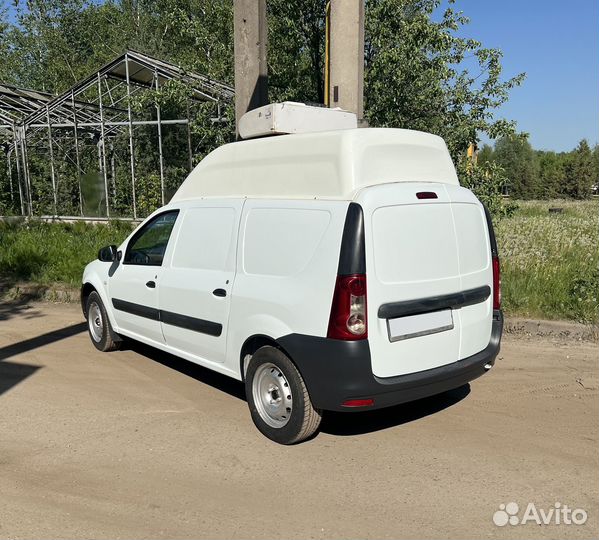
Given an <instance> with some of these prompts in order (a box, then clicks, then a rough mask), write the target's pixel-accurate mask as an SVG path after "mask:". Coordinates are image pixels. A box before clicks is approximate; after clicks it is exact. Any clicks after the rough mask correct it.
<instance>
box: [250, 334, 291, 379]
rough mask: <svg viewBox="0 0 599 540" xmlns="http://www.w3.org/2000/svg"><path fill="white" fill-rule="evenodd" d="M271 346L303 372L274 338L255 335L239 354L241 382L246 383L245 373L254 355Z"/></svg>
mask: <svg viewBox="0 0 599 540" xmlns="http://www.w3.org/2000/svg"><path fill="white" fill-rule="evenodd" d="M266 346H271V347H274V348H275V349H279V350H280V351H282V352H284V353H285V355H286V356H287V358H289V360H291V362H293V364H294V365H295V367H296V369H297V370H298V371H299V372H300V375H301V370H300V368H299V366H298V365H297V364H296V362H295V361H294V360H293V358H292V357H291V355H290V354H289V353H288V352H287V351H286V350H285V348H284V347H282V346H281V344H280V343H279V342H278V341H277V340H276V339H274V338H272V337H270V336H267V335H266V334H254V335H253V336H250V337H248V338H247V339H246V340H245V341H244V342H243V345H242V346H241V351H240V353H239V373H240V374H241V380H242V381H245V373H246V371H247V366H248V364H249V361H250V359H251V357H252V356H253V355H254V353H255V352H256V351H257V350H258V349H260V348H261V347H266Z"/></svg>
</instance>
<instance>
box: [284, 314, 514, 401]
mask: <svg viewBox="0 0 599 540" xmlns="http://www.w3.org/2000/svg"><path fill="white" fill-rule="evenodd" d="M502 330H503V314H502V312H501V311H499V310H496V311H494V312H493V325H492V330H491V339H490V340H489V344H488V345H487V347H486V348H485V349H483V350H482V351H480V352H478V353H476V354H474V355H472V356H469V357H468V358H464V359H462V360H459V361H457V362H454V363H452V364H448V365H446V366H441V367H438V368H434V369H428V370H425V371H419V372H417V373H410V374H407V375H400V376H398V377H390V378H384V379H381V378H379V377H376V376H375V375H373V373H372V365H371V361H370V347H369V345H368V340H363V341H341V340H336V339H328V338H322V337H315V336H307V335H302V334H289V335H287V336H283V337H282V338H280V339H278V340H277V342H278V343H279V345H280V346H281V347H282V348H283V349H284V350H285V351H286V352H287V353H288V355H289V356H290V357H291V358H292V359H293V361H294V362H295V363H296V365H297V367H298V369H299V371H300V373H301V374H302V377H303V378H304V381H305V383H306V386H307V387H308V392H309V393H310V398H311V399H312V403H313V404H314V406H315V407H316V408H318V409H324V410H331V411H363V410H366V409H365V408H354V407H343V406H342V403H343V402H344V401H346V400H348V399H367V398H372V399H374V405H372V406H369V407H367V409H368V410H371V409H380V408H383V407H389V406H391V405H397V404H399V403H405V402H407V401H414V400H417V399H421V398H424V397H427V396H432V395H435V394H439V393H441V392H445V391H447V390H451V389H453V388H458V387H460V386H462V385H464V384H466V383H467V382H469V381H472V380H474V379H476V378H477V377H480V376H481V375H484V374H485V373H486V372H487V371H488V370H489V367H490V366H492V365H493V364H494V363H495V358H496V356H497V354H498V353H499V347H500V343H501V333H502ZM485 366H486V367H485Z"/></svg>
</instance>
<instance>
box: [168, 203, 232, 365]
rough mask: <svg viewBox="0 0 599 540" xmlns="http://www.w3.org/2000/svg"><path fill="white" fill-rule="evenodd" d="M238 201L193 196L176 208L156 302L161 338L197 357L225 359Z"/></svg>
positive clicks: (222, 360) (207, 360)
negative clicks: (173, 235)
mask: <svg viewBox="0 0 599 540" xmlns="http://www.w3.org/2000/svg"><path fill="white" fill-rule="evenodd" d="M242 207H243V201H241V200H240V201H236V200H227V201H222V202H218V201H198V202H194V203H193V204H192V205H190V206H189V207H187V208H185V209H182V211H181V214H182V215H181V216H180V217H179V219H180V225H179V227H178V228H177V237H176V239H174V240H175V242H174V244H175V245H174V250H173V254H172V257H171V258H170V264H168V267H167V268H166V269H165V272H164V277H163V279H162V282H161V285H160V289H159V291H158V303H159V306H160V313H161V325H162V332H163V334H164V339H165V341H166V343H167V345H169V346H170V347H174V348H175V349H178V350H181V351H184V352H185V353H187V354H191V355H193V356H194V357H197V358H198V360H199V361H200V362H201V363H210V362H218V363H222V362H224V360H225V353H226V343H227V323H228V319H229V309H230V305H231V291H232V289H233V280H234V278H235V257H236V248H237V233H238V229H239V219H240V215H241V209H242Z"/></svg>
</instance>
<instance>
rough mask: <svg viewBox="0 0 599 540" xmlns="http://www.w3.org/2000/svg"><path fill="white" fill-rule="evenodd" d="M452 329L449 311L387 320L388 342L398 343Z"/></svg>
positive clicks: (444, 310) (451, 318) (451, 317)
mask: <svg viewBox="0 0 599 540" xmlns="http://www.w3.org/2000/svg"><path fill="white" fill-rule="evenodd" d="M452 328H453V315H452V314H451V309H443V310H441V311H433V312H431V313H420V314H418V315H406V316H405V317H398V318H397V319H387V330H388V332H389V341H400V340H402V339H410V338H415V337H419V336H426V335H428V334H436V333H438V332H445V331H446V330H451V329H452Z"/></svg>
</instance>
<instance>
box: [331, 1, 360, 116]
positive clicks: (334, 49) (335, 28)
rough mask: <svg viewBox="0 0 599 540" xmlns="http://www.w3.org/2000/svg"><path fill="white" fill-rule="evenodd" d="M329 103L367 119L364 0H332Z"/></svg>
mask: <svg viewBox="0 0 599 540" xmlns="http://www.w3.org/2000/svg"><path fill="white" fill-rule="evenodd" d="M327 15H328V20H327V22H328V24H327V53H328V54H327V60H328V62H327V63H328V66H327V75H328V76H327V77H326V79H327V82H328V93H327V92H325V94H326V95H327V97H328V100H327V103H326V105H328V106H329V107H341V108H342V109H344V110H346V111H350V112H353V113H355V114H356V115H357V117H358V125H360V124H363V119H364V0H330V6H329V11H328V12H327Z"/></svg>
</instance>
